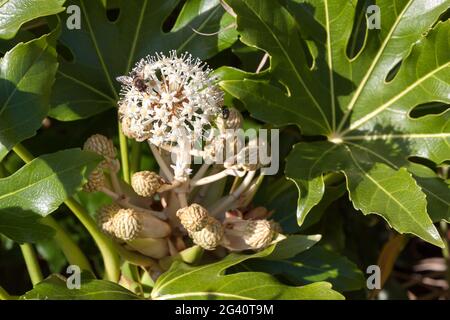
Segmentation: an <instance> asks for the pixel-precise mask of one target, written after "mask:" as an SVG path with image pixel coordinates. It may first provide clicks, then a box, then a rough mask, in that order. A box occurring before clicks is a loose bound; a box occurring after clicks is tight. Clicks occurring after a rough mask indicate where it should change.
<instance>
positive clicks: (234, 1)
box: [221, 0, 450, 245]
mask: <svg viewBox="0 0 450 320" xmlns="http://www.w3.org/2000/svg"><path fill="white" fill-rule="evenodd" d="M226 2H227V4H229V5H230V7H232V9H233V10H234V12H235V13H236V15H237V28H238V31H239V33H240V35H241V40H242V41H243V42H244V43H245V44H247V45H249V46H252V47H257V48H259V49H262V50H264V51H266V52H267V53H269V55H270V57H271V60H270V61H271V64H270V68H269V70H267V72H266V74H265V79H264V80H260V79H255V77H254V76H252V75H250V76H244V78H243V77H242V75H243V74H242V73H238V72H236V71H233V72H228V74H227V71H228V70H226V69H225V70H224V71H223V72H224V73H225V75H224V77H223V79H224V80H223V81H221V86H222V87H223V88H224V89H225V90H226V91H227V92H228V93H230V94H231V95H233V96H234V97H236V98H238V99H240V100H241V101H242V102H244V104H245V106H246V108H247V109H248V110H249V111H250V112H251V114H252V115H253V116H254V117H255V118H257V119H259V120H262V121H266V122H269V123H272V124H274V125H277V126H284V125H290V124H294V125H297V126H298V127H299V128H300V129H301V130H302V133H303V134H304V135H310V136H317V135H322V136H325V137H326V138H327V142H323V141H312V142H310V143H304V142H302V143H300V144H299V145H297V146H296V147H295V148H294V150H293V151H292V153H291V154H290V155H289V156H288V158H287V166H286V175H287V177H288V178H290V179H291V180H293V181H294V182H295V184H296V185H297V187H298V190H299V193H300V196H299V205H298V210H297V218H298V222H299V224H302V223H303V221H304V219H305V217H306V215H307V214H308V212H310V210H311V209H312V208H313V207H315V206H316V205H317V204H318V203H319V202H320V200H321V199H322V197H323V193H324V190H325V188H324V182H323V174H326V173H329V172H343V173H344V174H345V176H346V179H347V187H348V191H349V193H350V199H351V200H352V201H353V203H354V205H355V207H356V208H358V209H361V210H362V211H363V213H365V214H368V213H376V214H379V215H381V216H382V217H383V218H385V219H386V220H387V221H388V222H389V223H390V224H391V226H392V227H393V228H394V229H396V230H397V231H399V232H406V233H413V234H415V235H418V236H419V237H421V238H423V239H424V240H426V241H428V242H430V243H433V244H436V245H442V241H441V239H440V237H439V236H438V232H437V230H436V228H435V227H434V226H433V224H432V220H431V219H430V217H429V215H428V214H429V212H427V209H429V210H439V209H438V207H437V206H436V205H433V206H427V203H426V200H425V195H427V199H431V198H433V200H432V201H433V202H434V203H439V205H440V208H441V207H442V206H443V205H444V204H445V203H448V202H447V200H445V199H446V198H445V197H444V198H442V197H441V196H438V197H435V196H433V195H432V194H434V195H436V192H432V191H431V190H430V189H432V188H433V187H431V186H430V183H429V182H430V180H431V179H427V182H428V183H423V182H424V180H423V179H417V183H418V184H419V185H417V183H416V180H414V178H413V177H412V176H411V174H409V173H407V172H406V170H405V169H404V168H408V167H410V164H411V162H410V161H409V160H408V159H409V157H411V156H416V157H417V156H418V157H423V158H428V159H430V160H432V161H434V162H435V163H437V164H440V163H442V162H444V161H446V160H449V159H450V121H449V120H450V118H449V117H450V111H449V110H448V109H447V110H445V111H443V112H441V113H439V114H426V115H422V116H420V117H416V118H413V117H411V116H410V113H411V112H412V110H413V109H414V108H415V107H416V106H418V105H421V104H424V103H430V102H442V103H447V104H448V103H449V102H450V96H449V95H448V89H449V83H450V72H449V60H450V50H449V42H448V39H449V28H450V22H449V21H445V22H437V20H438V19H439V17H440V16H441V14H442V13H443V12H445V11H446V10H448V8H449V6H450V1H448V0H439V1H421V0H401V1H395V2H392V1H388V0H378V1H375V4H376V5H378V6H379V7H380V11H381V26H382V28H381V29H380V30H377V29H372V30H369V29H367V27H365V28H364V25H362V24H361V23H360V21H361V17H362V16H364V12H365V10H366V8H367V3H366V6H363V7H362V8H361V9H360V12H358V11H357V6H356V4H355V2H356V1H329V0H288V1H285V2H283V4H281V3H279V2H276V1H257V0H243V1H238V0H226ZM354 29H356V30H362V31H363V34H364V35H365V41H364V43H363V45H362V47H361V49H358V48H357V46H356V45H355V41H354V39H355V35H354V32H355V30H354ZM349 52H350V56H349ZM401 184H403V187H402V186H401ZM433 185H434V186H435V185H436V183H433ZM406 188H410V193H412V194H413V195H414V196H413V198H411V194H408V192H407V190H406ZM440 190H441V191H440V192H439V193H440V194H441V193H442V190H444V189H442V187H441V188H440ZM411 199H413V200H411ZM386 204H391V206H390V205H386ZM412 204H414V205H412ZM444 212H445V214H444V215H443V214H442V213H440V212H435V211H434V212H430V215H432V216H433V217H436V216H439V218H441V219H444V220H448V218H449V217H448V210H445V211H444Z"/></svg>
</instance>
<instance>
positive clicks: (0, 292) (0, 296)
mask: <svg viewBox="0 0 450 320" xmlns="http://www.w3.org/2000/svg"><path fill="white" fill-rule="evenodd" d="M0 300H15V297H13V296H12V295H10V294H9V293H8V292H6V290H5V289H3V287H2V286H0Z"/></svg>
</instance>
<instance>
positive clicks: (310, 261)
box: [244, 246, 365, 291]
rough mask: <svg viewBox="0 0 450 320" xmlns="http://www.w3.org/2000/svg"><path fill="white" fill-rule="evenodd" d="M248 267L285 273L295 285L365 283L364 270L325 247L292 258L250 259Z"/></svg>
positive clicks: (356, 286) (338, 287)
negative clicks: (325, 282) (319, 282)
mask: <svg viewBox="0 0 450 320" xmlns="http://www.w3.org/2000/svg"><path fill="white" fill-rule="evenodd" d="M244 266H245V267H246V268H248V269H250V270H255V271H261V272H266V273H270V274H274V275H281V276H283V277H284V278H286V279H287V280H289V281H290V282H291V283H293V284H295V285H305V284H309V283H314V282H317V281H328V282H330V283H331V284H332V285H333V287H334V288H335V289H336V290H339V291H353V290H358V289H361V288H362V287H363V286H364V284H365V280H364V275H363V273H362V272H361V271H360V270H359V269H358V268H357V267H356V265H355V264H354V263H352V262H351V261H349V260H348V259H347V258H346V257H344V256H340V255H339V254H337V253H334V252H332V251H329V250H327V249H325V248H323V247H321V246H315V247H313V248H311V249H310V250H307V251H305V252H302V253H300V254H297V255H296V256H295V257H292V258H290V259H288V260H282V259H273V258H272V257H267V258H264V259H259V260H249V261H246V262H244Z"/></svg>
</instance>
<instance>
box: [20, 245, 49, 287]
mask: <svg viewBox="0 0 450 320" xmlns="http://www.w3.org/2000/svg"><path fill="white" fill-rule="evenodd" d="M20 250H22V255H23V258H24V260H25V264H26V266H27V270H28V275H29V276H30V279H31V283H32V284H33V286H34V285H36V284H37V283H39V282H41V281H42V279H44V277H43V276H42V271H41V267H40V266H39V262H38V259H37V256H36V252H35V251H34V248H33V246H32V245H31V244H29V243H24V244H21V245H20Z"/></svg>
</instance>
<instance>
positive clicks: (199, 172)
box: [192, 163, 211, 181]
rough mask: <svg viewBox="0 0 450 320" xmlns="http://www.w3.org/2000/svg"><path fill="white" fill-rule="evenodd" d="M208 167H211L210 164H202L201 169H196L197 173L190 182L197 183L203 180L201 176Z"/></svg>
mask: <svg viewBox="0 0 450 320" xmlns="http://www.w3.org/2000/svg"><path fill="white" fill-rule="evenodd" d="M210 166H211V165H210V164H207V163H203V164H202V165H201V167H200V168H199V169H198V171H197V172H196V173H195V175H194V176H193V177H192V181H197V180H200V179H201V178H203V176H204V175H205V174H206V172H207V171H208V169H209V167H210Z"/></svg>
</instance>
